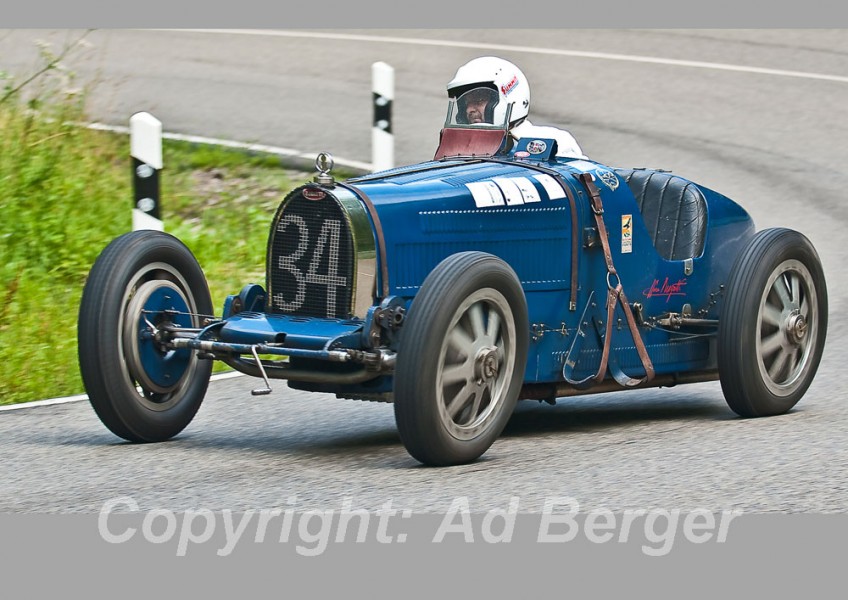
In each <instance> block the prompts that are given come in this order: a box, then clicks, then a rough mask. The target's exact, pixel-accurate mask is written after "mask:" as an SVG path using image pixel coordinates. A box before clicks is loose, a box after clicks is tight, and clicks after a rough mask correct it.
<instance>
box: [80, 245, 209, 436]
mask: <svg viewBox="0 0 848 600" xmlns="http://www.w3.org/2000/svg"><path fill="white" fill-rule="evenodd" d="M211 314H212V300H211V297H210V295H209V288H208V286H207V284H206V279H205V277H204V275H203V271H202V270H201V268H200V265H198V263H197V260H196V259H195V258H194V256H193V255H192V253H191V251H190V250H189V249H188V248H186V247H185V245H183V243H182V242H180V241H179V240H178V239H176V238H175V237H173V236H171V235H168V234H165V233H161V232H156V231H136V232H132V233H128V234H125V235H123V236H121V237H119V238H116V239H115V240H114V241H113V242H112V243H111V244H109V246H107V247H106V249H105V250H103V252H102V253H101V254H100V256H99V257H98V259H97V261H96V262H95V264H94V266H93V267H92V269H91V272H90V273H89V276H88V280H87V281H86V285H85V288H84V290H83V295H82V301H81V303H80V312H79V323H78V344H79V363H80V372H81V374H82V379H83V383H84V384H85V388H86V391H87V392H88V397H89V400H90V401H91V405H92V407H93V408H94V410H95V412H96V413H97V415H98V416H99V417H100V420H101V421H102V422H103V424H104V425H106V427H107V428H109V430H110V431H112V432H113V433H114V434H115V435H118V436H120V437H122V438H124V439H126V440H130V441H134V442H156V441H163V440H167V439H169V438H171V437H173V436H175V435H176V434H178V433H179V432H180V431H182V430H183V429H184V428H185V427H186V426H187V425H188V424H189V423H190V422H191V420H192V418H194V415H195V414H196V413H197V410H198V408H199V407H200V404H201V402H202V401H203V397H204V395H205V394H206V388H207V385H208V383H209V376H210V374H211V372H212V361H210V360H200V359H198V358H197V355H196V353H195V352H194V351H192V350H188V349H180V350H169V349H167V348H165V347H164V346H163V345H162V344H161V341H160V340H158V339H156V337H155V336H154V335H152V333H153V331H154V330H156V329H159V328H161V327H164V326H167V325H177V326H180V327H200V326H201V325H202V323H201V321H202V319H203V318H204V317H202V316H201V315H211Z"/></svg>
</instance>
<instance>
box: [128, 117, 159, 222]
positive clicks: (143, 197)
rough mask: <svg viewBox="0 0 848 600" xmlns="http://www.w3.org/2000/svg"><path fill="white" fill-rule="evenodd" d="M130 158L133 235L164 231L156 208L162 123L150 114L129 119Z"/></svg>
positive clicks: (157, 202)
mask: <svg viewBox="0 0 848 600" xmlns="http://www.w3.org/2000/svg"><path fill="white" fill-rule="evenodd" d="M130 155H131V157H132V169H133V209H132V228H133V231H138V230H139V229H155V230H156V231H164V229H165V227H164V224H163V223H162V215H161V212H160V204H159V172H160V171H161V170H162V122H161V121H159V119H157V118H156V117H154V116H153V115H151V114H150V113H146V112H139V113H136V114H134V115H133V116H132V117H130Z"/></svg>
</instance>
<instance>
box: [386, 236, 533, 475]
mask: <svg viewBox="0 0 848 600" xmlns="http://www.w3.org/2000/svg"><path fill="white" fill-rule="evenodd" d="M528 344H529V327H528V323H527V302H526V299H525V297H524V291H523V290H522V288H521V284H520V282H519V280H518V277H517V276H516V275H515V272H514V271H513V270H512V269H511V268H510V267H509V265H507V264H506V263H505V262H503V261H502V260H500V259H499V258H497V257H495V256H492V255H490V254H485V253H482V252H463V253H459V254H454V255H453V256H450V257H448V258H446V259H445V260H443V261H442V262H441V263H439V265H437V266H436V268H435V269H433V271H432V272H431V273H430V274H429V275H428V276H427V278H426V279H425V281H424V283H423V285H422V286H421V290H420V291H419V293H418V295H417V296H416V297H415V300H414V301H413V303H412V306H411V307H410V310H409V314H408V315H407V318H406V321H405V323H404V325H403V330H402V337H401V340H400V346H399V348H398V354H397V365H396V368H395V376H394V396H395V399H394V411H395V420H396V422H397V427H398V431H399V432H400V437H401V440H402V441H403V443H404V446H406V449H407V451H408V452H409V453H410V454H411V455H412V456H413V457H414V458H415V459H417V460H419V461H420V462H422V463H424V464H426V465H432V466H446V465H456V464H463V463H468V462H471V461H473V460H476V459H477V458H478V457H480V456H481V455H482V454H483V453H484V452H486V450H488V449H489V447H490V446H491V445H492V443H494V441H495V440H496V439H497V437H498V436H499V435H500V434H501V432H502V431H503V428H504V426H505V425H506V423H507V421H508V420H509V418H510V416H511V415H512V412H513V410H514V408H515V403H516V401H517V399H518V394H519V391H520V389H521V385H522V383H523V380H524V369H525V365H526V362H527V346H528ZM451 401H453V402H455V404H451ZM449 408H450V409H451V410H450V411H449Z"/></svg>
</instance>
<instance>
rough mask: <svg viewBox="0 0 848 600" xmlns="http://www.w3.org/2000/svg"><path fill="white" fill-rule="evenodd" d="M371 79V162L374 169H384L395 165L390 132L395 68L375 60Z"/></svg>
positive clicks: (392, 137)
mask: <svg viewBox="0 0 848 600" xmlns="http://www.w3.org/2000/svg"><path fill="white" fill-rule="evenodd" d="M371 79H372V88H371V89H372V90H373V92H374V94H373V95H374V126H373V128H372V129H371V132H372V133H371V164H372V168H373V170H374V171H385V170H386V169H391V168H392V167H394V166H395V164H394V163H395V140H394V134H393V133H392V100H393V99H394V97H395V70H394V69H393V68H392V67H391V66H389V65H387V64H386V63H384V62H376V63H374V64H373V65H371Z"/></svg>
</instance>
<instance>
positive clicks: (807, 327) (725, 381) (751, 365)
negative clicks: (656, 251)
mask: <svg viewBox="0 0 848 600" xmlns="http://www.w3.org/2000/svg"><path fill="white" fill-rule="evenodd" d="M826 333H827V288H826V285H825V279H824V272H823V270H822V266H821V261H820V260H819V257H818V254H817V253H816V251H815V249H814V248H813V245H812V244H811V243H810V241H809V240H808V239H807V238H806V237H805V236H804V235H802V234H800V233H798V232H797V231H792V230H790V229H767V230H765V231H761V232H760V233H758V234H757V235H756V236H754V238H753V239H752V240H751V242H750V243H749V244H748V246H747V247H746V248H745V249H744V250H743V251H742V253H741V254H740V255H739V257H738V258H737V260H736V263H735V264H734V266H733V270H732V271H731V274H730V279H729V281H728V285H727V296H726V298H725V305H724V309H723V311H722V315H721V319H720V322H719V330H718V365H719V376H720V380H721V387H722V391H723V392H724V396H725V399H726V400H727V403H728V405H729V406H730V408H731V409H732V410H733V411H734V412H736V413H737V414H739V415H741V416H743V417H759V416H767V415H776V414H781V413H785V412H787V411H788V410H790V409H791V408H792V407H793V406H795V404H797V402H798V401H799V400H800V399H801V397H802V396H803V395H804V393H805V392H806V391H807V388H808V387H809V386H810V383H812V381H813V377H814V376H815V374H816V370H817V369H818V366H819V362H820V361H821V356H822V352H823V350H824V342H825V336H826Z"/></svg>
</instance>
